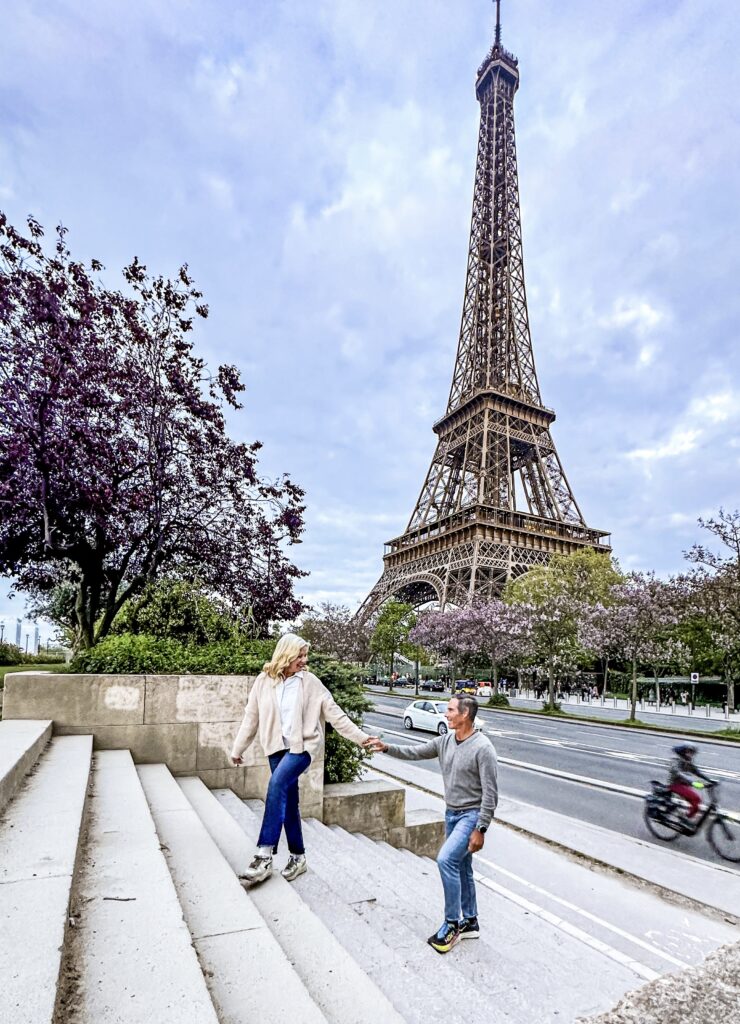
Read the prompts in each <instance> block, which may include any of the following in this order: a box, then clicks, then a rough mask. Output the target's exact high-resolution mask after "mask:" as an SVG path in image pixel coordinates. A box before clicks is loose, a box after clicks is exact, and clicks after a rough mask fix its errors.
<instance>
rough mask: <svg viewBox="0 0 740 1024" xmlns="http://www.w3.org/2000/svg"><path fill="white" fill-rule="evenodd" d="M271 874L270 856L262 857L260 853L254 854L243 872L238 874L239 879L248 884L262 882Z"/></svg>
mask: <svg viewBox="0 0 740 1024" xmlns="http://www.w3.org/2000/svg"><path fill="white" fill-rule="evenodd" d="M271 874H272V857H262V856H260V854H255V856H254V857H253V858H252V863H251V864H250V865H249V867H248V868H247V870H246V871H245V872H244V874H243V875H239V881H240V882H246V883H247V884H248V885H256V883H257V882H264V880H265V879H266V878H267V877H268V876H269V875H271Z"/></svg>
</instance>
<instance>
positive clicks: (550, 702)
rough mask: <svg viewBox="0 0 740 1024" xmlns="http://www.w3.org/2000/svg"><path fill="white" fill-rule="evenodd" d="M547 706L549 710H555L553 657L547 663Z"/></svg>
mask: <svg viewBox="0 0 740 1024" xmlns="http://www.w3.org/2000/svg"><path fill="white" fill-rule="evenodd" d="M547 707H548V710H550V711H554V710H555V665H554V664H553V660H552V658H550V661H549V662H548V665H547Z"/></svg>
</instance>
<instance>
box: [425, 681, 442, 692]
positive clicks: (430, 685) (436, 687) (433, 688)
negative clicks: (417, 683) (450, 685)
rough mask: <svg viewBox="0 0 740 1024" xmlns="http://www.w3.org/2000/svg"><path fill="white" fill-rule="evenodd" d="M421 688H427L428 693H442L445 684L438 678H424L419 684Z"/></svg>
mask: <svg viewBox="0 0 740 1024" xmlns="http://www.w3.org/2000/svg"><path fill="white" fill-rule="evenodd" d="M421 688H422V690H428V691H429V693H444V692H445V684H444V683H443V682H441V680H439V679H426V680H424V682H423V683H422V684H421Z"/></svg>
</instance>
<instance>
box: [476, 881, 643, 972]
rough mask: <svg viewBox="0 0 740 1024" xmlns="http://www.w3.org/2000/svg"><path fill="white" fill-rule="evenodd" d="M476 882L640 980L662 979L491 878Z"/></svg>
mask: <svg viewBox="0 0 740 1024" xmlns="http://www.w3.org/2000/svg"><path fill="white" fill-rule="evenodd" d="M475 880H476V882H478V883H479V884H480V885H484V886H485V887H486V889H490V890H491V891H492V892H495V893H498V895H499V896H503V897H504V899H507V900H510V901H511V902H512V903H516V904H517V906H519V907H522V908H523V909H524V910H526V911H527V912H528V913H530V914H534V915H535V917H539V918H540V919H541V920H542V921H547V922H548V924H551V925H553V926H554V927H555V928H558V929H559V930H560V931H563V932H565V933H566V934H567V935H570V936H572V937H573V938H574V939H577V940H578V941H579V942H582V943H583V944H584V945H585V946H590V947H591V949H595V950H596V951H597V952H599V953H602V954H603V955H604V956H606V957H608V958H609V959H610V960H614V961H615V962H616V963H618V964H622V966H623V967H627V968H629V969H630V970H631V971H634V973H635V974H637V975H638V976H639V977H640V978H644V979H645V981H655V979H656V978H659V977H660V974H659V973H658V972H657V971H654V970H653V969H652V967H646V966H645V965H644V964H641V963H638V961H637V960H635V959H634V958H633V957H631V956H628V954H627V953H623V952H622V951H621V950H619V949H615V948H614V946H610V945H609V944H608V943H606V942H602V941H601V939H597V938H595V937H594V936H593V935H589V934H588V932H584V931H583V929H581V928H578V927H577V926H576V925H574V924H571V923H570V921H566V920H565V919H564V918H562V917H558V916H557V914H553V913H551V912H550V911H549V910H544V909H543V908H542V907H538V906H537V904H536V903H532V902H531V901H530V900H526V899H524V897H523V896H519V895H517V893H515V892H512V891H511V889H506V888H504V886H503V885H499V884H498V882H492V881H491V879H490V878H486V877H485V875H482V874H481V873H480V872H479V871H476V872H475Z"/></svg>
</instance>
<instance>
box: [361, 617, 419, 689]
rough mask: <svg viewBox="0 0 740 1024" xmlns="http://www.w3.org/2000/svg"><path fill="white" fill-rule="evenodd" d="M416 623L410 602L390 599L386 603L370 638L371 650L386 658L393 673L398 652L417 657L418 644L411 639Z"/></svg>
mask: <svg viewBox="0 0 740 1024" xmlns="http://www.w3.org/2000/svg"><path fill="white" fill-rule="evenodd" d="M415 625H416V616H415V615H414V610H413V608H412V607H411V605H410V604H404V603H403V602H401V601H388V603H387V604H384V605H383V607H382V608H381V610H380V614H379V615H378V620H377V622H376V623H375V629H374V630H373V635H372V637H371V638H370V650H371V651H372V652H373V654H379V655H380V656H381V658H386V659H387V660H388V662H389V664H390V674H391V675H393V659H394V658H395V656H396V654H403V655H404V656H405V657H409V658H414V657H416V651H417V645H415V644H413V643H411V642H410V641H409V632H410V630H412V629H413V628H414V626H415Z"/></svg>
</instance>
